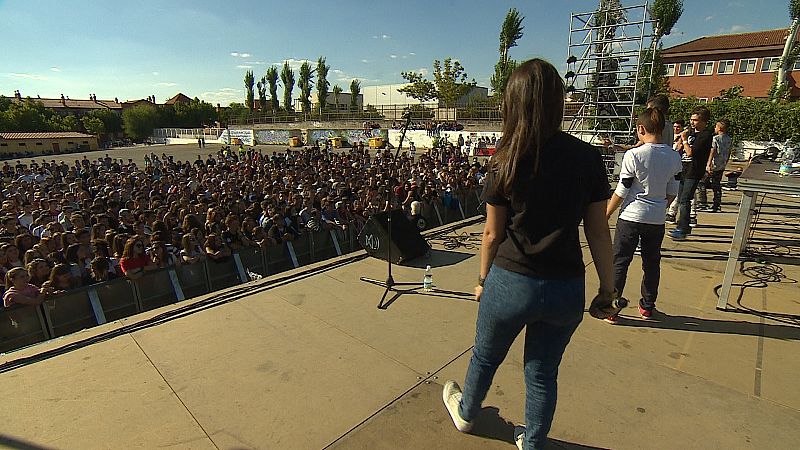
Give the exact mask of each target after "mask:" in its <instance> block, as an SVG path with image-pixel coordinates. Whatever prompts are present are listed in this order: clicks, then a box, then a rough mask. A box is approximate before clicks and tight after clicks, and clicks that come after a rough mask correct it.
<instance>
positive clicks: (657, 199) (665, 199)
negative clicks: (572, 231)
mask: <svg viewBox="0 0 800 450" xmlns="http://www.w3.org/2000/svg"><path fill="white" fill-rule="evenodd" d="M664 122H665V121H664V114H663V113H662V112H661V111H660V110H659V109H656V108H647V110H645V111H644V112H643V113H641V114H640V115H639V119H638V121H637V123H636V133H637V134H638V136H639V138H640V140H641V141H642V143H643V144H642V145H640V146H639V147H636V148H633V149H631V150H629V151H628V152H626V153H625V157H624V158H623V160H622V168H621V170H620V178H619V183H618V184H617V187H616V189H615V190H614V194H613V195H612V196H611V199H610V200H609V202H608V207H607V209H606V216H608V217H611V214H612V213H613V212H614V211H615V210H616V209H617V208H620V214H619V219H618V220H617V226H616V232H615V233H614V288H615V289H616V290H617V294H618V295H620V296H622V293H623V290H624V289H625V281H626V279H627V276H628V267H629V266H630V264H631V261H632V260H633V254H634V251H635V250H636V245H637V243H638V242H639V241H640V240H641V253H642V270H643V271H644V277H643V278H642V288H641V292H642V297H641V299H639V314H641V316H642V318H645V319H647V318H650V317H651V315H652V314H653V311H655V307H656V297H657V296H658V285H659V280H660V277H661V243H662V241H663V240H664V226H665V225H664V214H665V212H666V209H667V205H669V204H670V202H672V200H673V198H674V197H675V195H676V194H677V193H678V178H677V177H676V175H678V174H680V173H681V171H682V170H683V168H682V166H681V160H680V157H679V156H678V154H677V153H676V152H675V151H674V150H672V147H671V146H670V145H667V144H662V143H661V140H662V136H661V134H662V132H663V129H664ZM617 320H618V318H617V316H612V317H610V318H608V319H606V321H607V322H610V323H616V322H617Z"/></svg>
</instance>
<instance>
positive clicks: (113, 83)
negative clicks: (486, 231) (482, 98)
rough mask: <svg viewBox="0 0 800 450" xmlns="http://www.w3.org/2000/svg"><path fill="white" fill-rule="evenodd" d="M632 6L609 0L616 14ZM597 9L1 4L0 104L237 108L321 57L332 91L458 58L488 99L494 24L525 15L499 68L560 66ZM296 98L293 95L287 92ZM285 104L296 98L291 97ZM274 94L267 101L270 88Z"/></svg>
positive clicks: (244, 1) (725, 21)
mask: <svg viewBox="0 0 800 450" xmlns="http://www.w3.org/2000/svg"><path fill="white" fill-rule="evenodd" d="M642 3H643V0H642V1H628V0H622V4H623V5H624V6H632V5H637V4H642ZM684 3H685V7H684V13H683V16H682V17H681V19H680V21H679V22H678V24H677V25H676V26H675V28H674V29H673V32H672V34H671V35H670V36H667V37H666V38H665V39H664V45H665V46H671V45H676V44H680V43H683V42H686V41H689V40H692V39H695V38H697V37H701V36H707V35H714V34H724V33H740V32H748V31H758V30H765V29H774V28H782V27H788V26H789V24H790V19H789V13H788V3H789V2H788V0H759V1H753V0H735V1H728V0H703V1H697V0H685V2H684ZM597 4H598V0H548V1H541V0H527V1H510V0H463V1H456V0H425V1H423V0H402V1H397V0H371V1H370V0H363V1H360V0H328V1H323V0H316V1H311V0H295V1H289V2H287V1H274V0H262V1H256V0H225V1H218V0H214V1H208V0H191V1H190V0H158V1H154V0H137V1H120V0H0V30H3V33H2V34H3V41H4V42H3V44H2V45H1V46H0V48H2V58H0V95H5V96H11V95H13V92H14V91H15V90H17V89H18V90H20V91H21V93H22V95H23V96H31V97H36V96H37V95H39V96H41V97H44V98H58V97H60V96H61V94H62V93H63V94H64V95H66V96H68V97H70V98H72V99H78V98H88V97H89V94H96V95H97V98H98V99H113V98H115V97H116V98H119V100H120V101H124V100H133V99H141V98H144V97H147V96H149V95H155V96H156V100H157V101H158V102H159V103H161V102H163V101H165V100H166V99H168V98H170V97H172V96H173V95H175V94H176V93H178V92H182V93H184V94H186V95H188V96H190V97H199V98H201V99H203V100H206V101H209V102H211V103H214V104H216V103H221V104H223V105H227V104H228V103H230V102H232V101H239V102H243V101H244V84H243V81H242V80H243V78H244V73H245V71H246V70H253V72H254V73H255V76H256V79H259V78H260V77H261V76H263V74H264V72H265V71H266V69H267V68H268V67H269V65H271V64H282V62H283V61H285V60H288V61H289V62H290V64H291V65H292V66H293V67H294V68H295V70H296V69H297V67H299V65H300V64H301V63H302V61H303V60H306V59H308V60H311V61H316V59H317V58H318V57H319V56H324V57H326V58H327V63H328V64H329V65H330V66H331V71H330V73H329V75H328V80H329V81H330V83H331V87H332V86H333V85H335V84H338V85H340V86H341V87H342V88H343V90H344V91H345V92H347V91H348V90H349V85H350V81H351V80H352V79H354V78H358V79H359V80H361V84H362V86H371V85H380V84H394V83H402V82H403V79H402V77H401V76H400V73H401V72H403V71H418V72H422V73H424V74H427V75H428V76H430V72H431V71H432V63H433V60H434V59H440V60H442V59H444V58H447V57H451V58H453V59H458V60H459V61H460V62H461V64H462V65H463V66H464V68H465V69H466V72H467V74H468V76H469V77H470V78H474V79H475V80H476V81H477V82H478V85H480V86H487V87H488V86H489V78H490V76H491V74H492V72H493V70H494V69H493V67H494V64H495V63H496V62H497V59H498V46H499V42H498V35H499V31H500V25H501V24H502V22H503V18H504V17H505V14H506V12H507V11H508V10H509V8H511V7H516V8H517V9H518V10H519V11H520V13H521V14H522V15H523V16H525V19H524V21H523V25H524V27H525V29H524V36H523V37H522V39H520V40H519V42H518V46H517V47H514V48H512V49H511V52H510V55H511V57H512V58H515V59H517V60H525V59H529V58H532V57H542V58H545V59H547V60H549V61H551V62H552V63H553V64H554V65H555V66H556V67H559V68H560V70H562V72H563V71H564V67H566V64H565V61H566V58H567V44H568V34H569V21H570V14H571V13H578V12H588V11H591V10H594V9H595V8H596V7H597ZM297 90H298V89H297V87H295V91H297ZM295 93H296V92H295ZM279 95H280V89H279Z"/></svg>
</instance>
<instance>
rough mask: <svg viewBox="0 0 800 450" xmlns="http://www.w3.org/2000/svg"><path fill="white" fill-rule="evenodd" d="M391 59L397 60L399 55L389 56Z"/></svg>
mask: <svg viewBox="0 0 800 450" xmlns="http://www.w3.org/2000/svg"><path fill="white" fill-rule="evenodd" d="M389 58H392V59H395V58H397V55H389Z"/></svg>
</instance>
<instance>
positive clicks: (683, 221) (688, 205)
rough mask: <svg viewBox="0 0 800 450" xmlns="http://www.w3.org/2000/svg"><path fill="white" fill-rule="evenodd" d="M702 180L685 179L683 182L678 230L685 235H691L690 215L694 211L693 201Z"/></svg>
mask: <svg viewBox="0 0 800 450" xmlns="http://www.w3.org/2000/svg"><path fill="white" fill-rule="evenodd" d="M699 182H700V180H698V179H695V178H684V179H683V180H681V184H680V187H679V188H678V189H679V191H678V192H679V193H680V195H679V196H678V226H677V228H678V229H679V230H681V231H682V232H684V233H691V232H692V229H691V228H689V214H690V213H691V211H692V199H693V198H694V192H695V190H696V189H697V184H698V183H699Z"/></svg>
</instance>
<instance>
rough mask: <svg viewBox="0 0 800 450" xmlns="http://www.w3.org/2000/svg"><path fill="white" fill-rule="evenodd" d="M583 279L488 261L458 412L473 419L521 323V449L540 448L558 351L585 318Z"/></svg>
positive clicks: (553, 388) (549, 420) (553, 401)
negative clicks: (544, 275) (549, 276)
mask: <svg viewBox="0 0 800 450" xmlns="http://www.w3.org/2000/svg"><path fill="white" fill-rule="evenodd" d="M585 294H586V290H585V286H584V278H583V277H578V278H569V279H563V280H543V279H536V278H531V277H528V276H525V275H522V274H519V273H516V272H511V271H508V270H505V269H502V268H500V267H497V266H492V269H491V270H490V271H489V276H488V277H487V279H486V283H485V285H484V289H483V295H482V296H481V303H480V306H479V308H478V323H477V326H476V332H475V347H474V349H473V351H472V359H471V360H470V363H469V369H468V370H467V377H466V380H465V381H464V389H463V396H462V398H461V405H460V413H461V417H463V418H464V419H465V420H468V421H471V420H473V419H475V417H476V416H477V415H478V412H479V411H480V409H481V403H482V402H483V399H485V398H486V393H487V392H488V391H489V387H490V386H491V384H492V378H494V374H495V372H496V371H497V367H498V366H500V363H502V362H503V360H504V359H505V357H506V354H507V353H508V349H509V347H511V344H512V343H513V342H514V339H515V338H516V337H517V335H518V334H519V333H520V331H522V329H523V328H525V390H526V396H525V423H526V431H525V433H526V436H525V438H526V439H525V448H526V449H534V448H542V447H544V445H545V442H547V433H548V432H549V431H550V424H551V423H552V422H553V414H554V413H555V410H556V390H557V389H556V388H557V383H556V379H557V377H558V366H559V364H560V363H561V356H562V355H563V354H564V349H566V348H567V344H568V343H569V340H570V338H571V337H572V333H574V332H575V330H576V329H577V328H578V324H580V322H581V320H582V319H583V308H584V306H585Z"/></svg>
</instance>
